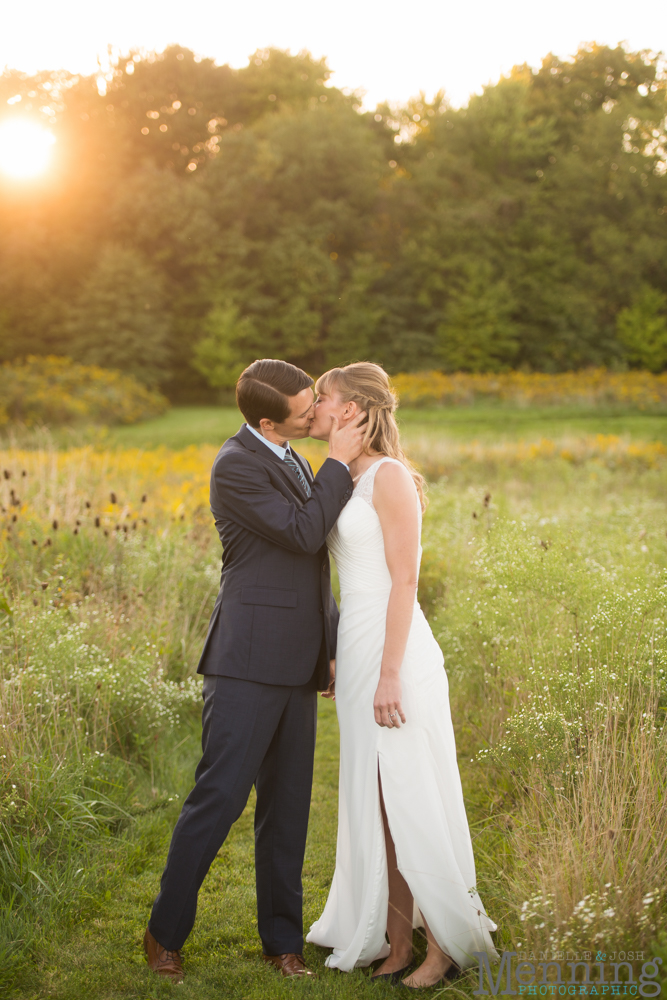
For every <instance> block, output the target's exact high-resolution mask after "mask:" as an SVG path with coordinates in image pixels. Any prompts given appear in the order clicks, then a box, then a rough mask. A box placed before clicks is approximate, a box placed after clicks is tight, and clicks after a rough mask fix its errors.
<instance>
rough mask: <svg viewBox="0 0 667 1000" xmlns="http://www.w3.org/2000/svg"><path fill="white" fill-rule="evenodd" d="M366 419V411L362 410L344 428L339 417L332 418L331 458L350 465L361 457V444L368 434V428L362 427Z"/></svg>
mask: <svg viewBox="0 0 667 1000" xmlns="http://www.w3.org/2000/svg"><path fill="white" fill-rule="evenodd" d="M365 419H366V411H365V410H361V411H360V412H359V413H357V415H356V417H353V418H352V420H350V421H349V423H346V424H343V425H342V426H341V425H340V424H339V422H338V417H332V418H331V434H330V435H329V458H335V459H337V461H339V462H343V463H344V464H345V465H349V464H350V462H353V461H354V459H355V458H359V455H361V443H362V441H363V439H364V434H365V433H366V427H365V426H363V427H362V426H361V422H362V420H365Z"/></svg>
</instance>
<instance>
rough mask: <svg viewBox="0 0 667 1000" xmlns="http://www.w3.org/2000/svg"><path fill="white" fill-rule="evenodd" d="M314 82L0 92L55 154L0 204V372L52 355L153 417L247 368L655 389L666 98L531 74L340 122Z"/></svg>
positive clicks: (353, 108)
mask: <svg viewBox="0 0 667 1000" xmlns="http://www.w3.org/2000/svg"><path fill="white" fill-rule="evenodd" d="M328 77H329V71H328V69H327V67H326V63H325V62H324V61H316V60H314V59H313V58H312V57H311V56H309V55H308V54H307V53H301V54H299V55H296V56H291V55H289V54H287V53H284V52H281V51H278V50H269V51H261V52H258V53H256V54H255V55H254V56H253V57H252V58H251V59H250V61H249V64H248V66H247V67H245V68H243V69H240V70H233V69H231V68H230V67H228V66H217V65H216V64H215V63H214V62H213V61H212V60H208V59H201V60H198V59H197V58H196V57H195V56H194V55H193V53H192V52H190V51H188V50H187V49H184V48H182V47H180V46H170V47H169V48H167V49H166V50H165V51H164V52H163V53H159V54H156V53H153V54H149V55H143V56H140V54H138V53H134V54H131V55H130V56H128V57H125V58H123V59H121V60H119V61H118V63H117V65H116V66H115V67H114V68H113V70H112V71H111V72H110V73H108V74H107V77H106V78H102V77H97V78H95V77H87V78H84V77H74V76H71V75H69V74H67V73H65V72H62V71H58V72H43V73H40V74H38V75H36V76H30V77H29V76H27V75H25V74H22V73H20V72H18V71H6V72H5V73H4V75H3V76H2V77H1V78H0V104H1V106H2V107H4V108H6V113H7V114H17V113H20V114H21V115H26V114H28V115H32V116H33V117H35V118H38V119H39V120H41V121H44V122H45V123H46V122H48V123H49V127H50V128H51V129H52V130H53V132H54V133H55V135H56V136H57V140H58V141H57V143H56V146H55V147H54V148H55V149H56V150H57V155H56V160H55V163H54V166H53V168H52V169H51V171H50V173H49V175H48V178H47V179H45V180H42V181H40V183H39V184H36V183H35V182H32V183H31V184H30V185H28V184H23V185H17V183H16V182H14V183H12V184H9V183H8V182H6V181H2V182H1V192H0V211H1V220H0V223H1V230H0V360H11V359H14V358H16V357H22V356H25V355H27V354H46V353H48V354H66V355H69V356H71V357H72V358H74V359H75V360H76V361H78V362H83V363H86V364H96V365H101V366H104V367H112V368H120V369H122V370H124V371H125V372H128V373H130V374H134V375H136V376H138V377H139V378H140V379H142V380H143V381H144V382H145V383H147V384H148V385H160V386H162V387H163V388H164V389H165V390H166V391H167V392H168V393H169V394H170V395H171V397H172V398H175V399H193V398H197V397H198V396H201V394H202V393H203V392H204V391H205V387H206V386H210V385H221V386H225V385H229V384H231V383H232V382H233V380H234V378H235V376H236V374H237V372H238V370H239V368H240V367H241V366H243V365H244V364H245V363H247V362H248V361H249V360H252V359H253V358H255V357H257V356H258V355H259V356H274V357H283V358H287V359H288V360H291V361H293V362H295V363H297V364H300V365H302V366H304V367H306V368H308V369H309V370H312V371H321V370H322V369H323V368H324V367H325V366H330V365H333V364H339V363H344V362H346V361H349V360H352V359H355V358H361V357H364V358H372V359H374V360H377V361H379V362H381V363H382V364H384V365H385V366H386V367H387V368H388V369H389V370H390V371H393V372H397V371H419V370H425V369H432V368H437V369H442V370H445V371H459V370H460V371H473V372H474V371H502V370H507V369H509V368H523V369H525V370H540V371H547V372H548V371H563V370H571V369H575V368H580V367H583V366H588V365H606V366H610V367H618V368H623V367H626V366H628V365H630V366H632V365H638V366H643V367H649V368H651V369H652V370H654V371H660V370H662V369H663V368H664V367H666V366H667V295H666V293H667V173H666V170H665V167H666V157H667V139H666V135H665V126H666V114H667V101H666V94H667V80H666V79H665V77H664V74H663V75H661V73H660V71H659V59H658V57H657V56H656V55H654V54H651V53H647V52H640V53H631V52H627V51H625V50H624V49H623V48H622V47H620V46H619V47H617V48H615V49H611V48H608V47H603V46H597V45H592V44H591V45H587V46H585V47H582V48H581V49H580V50H579V51H578V53H577V54H576V56H574V57H573V58H572V59H570V60H564V61H563V60H559V59H557V58H556V57H555V56H553V55H549V56H547V57H546V58H545V59H544V60H543V63H542V66H541V67H540V68H539V69H538V70H534V69H531V68H530V67H528V66H521V67H517V68H515V70H514V71H513V72H512V74H511V75H510V76H509V77H508V78H507V79H502V80H501V81H500V82H499V83H498V84H497V85H495V86H489V87H487V88H486V89H485V90H484V93H483V94H482V95H481V96H475V97H472V98H471V100H470V102H469V104H468V106H467V107H466V108H462V109H460V110H454V109H452V108H450V107H449V106H448V104H447V101H446V99H445V97H444V95H443V94H438V95H436V97H435V98H434V100H433V101H431V102H429V101H428V100H427V99H426V97H425V96H424V95H421V96H420V97H419V98H416V99H414V100H413V101H411V102H409V104H408V105H406V106H405V107H403V108H393V107H389V106H386V105H385V106H380V107H378V108H377V110H376V111H375V112H365V113H362V112H361V111H360V100H359V98H358V96H357V95H355V94H348V93H345V92H342V91H341V90H339V89H337V88H335V87H333V86H330V85H329V83H328Z"/></svg>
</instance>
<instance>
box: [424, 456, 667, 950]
mask: <svg viewBox="0 0 667 1000" xmlns="http://www.w3.org/2000/svg"><path fill="white" fill-rule="evenodd" d="M466 478H467V480H468V483H469V486H468V488H467V491H466V490H465V489H463V490H462V489H461V486H462V483H461V482H460V481H458V482H456V485H455V486H454V487H452V486H449V485H444V484H441V485H439V486H438V487H436V488H434V489H433V490H432V504H431V510H430V514H429V519H428V521H427V525H428V535H427V547H426V551H427V557H426V580H427V581H428V580H429V579H433V577H434V576H437V575H441V576H442V577H444V579H445V581H446V592H445V600H444V603H442V602H441V601H440V600H438V598H437V596H436V597H435V598H434V599H432V602H431V606H432V611H433V616H434V621H435V623H436V627H437V630H438V635H439V638H440V642H441V643H442V645H443V649H444V650H445V659H446V666H447V670H448V673H449V676H450V683H451V686H452V690H453V692H454V699H455V703H454V709H453V711H454V717H455V718H457V719H458V720H459V725H460V731H461V732H462V734H464V738H463V745H464V746H466V747H467V749H468V750H469V751H470V757H471V759H470V762H469V763H468V764H467V765H466V771H467V776H468V781H469V782H470V783H471V788H477V794H478V795H479V796H480V799H481V803H482V804H483V808H484V809H485V810H486V812H487V816H488V819H487V820H486V821H485V822H484V824H483V829H482V830H481V831H480V835H479V849H480V852H481V854H482V856H483V857H484V859H485V864H484V869H485V870H486V874H487V877H490V884H489V888H490V891H491V897H492V899H493V896H494V895H495V896H496V898H497V903H496V904H495V905H494V904H493V902H491V901H490V912H494V911H496V912H497V910H498V909H500V914H501V915H502V916H503V919H502V920H501V921H500V922H501V923H502V924H503V925H504V929H505V932H506V940H507V942H508V943H511V944H512V945H513V946H514V947H515V948H516V950H519V951H521V950H527V951H530V950H534V951H537V950H538V949H544V950H545V949H547V948H549V949H550V950H553V951H562V950H567V949H570V950H575V949H577V950H579V949H580V950H584V951H586V950H587V951H592V950H593V949H594V948H598V947H602V946H603V945H606V946H607V951H613V950H617V949H620V950H631V951H634V950H637V949H639V950H641V949H645V950H647V951H648V950H649V948H650V945H651V942H653V941H654V940H655V937H656V933H657V932H658V930H660V928H662V927H664V925H665V922H666V918H667V906H666V901H665V898H664V886H665V884H666V881H667V770H666V769H665V757H666V751H667V732H666V731H665V710H666V708H667V622H666V618H665V605H666V602H667V572H666V567H667V543H666V539H665V522H664V504H663V500H662V496H663V490H664V478H665V477H664V475H662V474H661V473H658V472H656V471H647V472H645V473H640V472H637V471H636V472H634V473H628V472H627V471H618V470H617V471H615V472H614V471H610V470H608V469H606V468H601V469H597V470H596V471H594V472H592V473H591V471H590V467H589V468H588V469H587V470H586V471H582V470H578V469H572V467H571V466H570V465H569V463H567V462H566V461H564V460H561V462H560V464H554V463H551V466H550V467H547V468H545V465H544V464H542V465H539V464H538V465H537V466H535V464H534V465H533V467H532V468H530V467H529V468H528V469H526V468H525V467H524V469H523V480H522V481H517V480H516V479H514V478H513V479H509V477H508V476H507V473H506V479H505V481H504V482H503V481H502V478H501V479H500V481H498V478H496V480H495V482H493V483H491V482H490V481H489V480H488V479H487V480H486V482H487V483H488V484H489V488H492V489H493V493H490V491H489V490H487V489H484V487H483V486H480V485H479V480H477V483H476V484H475V485H473V483H474V481H475V479H476V477H474V476H473V475H472V474H471V470H470V469H468V470H467V476H466ZM471 480H472V482H471ZM482 482H484V480H482ZM434 566H435V567H437V569H436V570H434ZM426 596H427V597H428V594H427V595H426ZM466 732H467V736H466V735H465V734H466ZM480 743H481V744H482V745H481V746H480ZM473 798H474V796H473ZM478 804H479V803H478ZM496 919H497V917H496Z"/></svg>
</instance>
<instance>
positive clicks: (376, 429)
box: [315, 361, 426, 510]
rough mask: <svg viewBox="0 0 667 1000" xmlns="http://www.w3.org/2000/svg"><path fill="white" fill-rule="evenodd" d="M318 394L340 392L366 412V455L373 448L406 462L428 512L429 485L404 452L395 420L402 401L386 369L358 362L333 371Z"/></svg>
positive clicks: (326, 375) (323, 379) (319, 384)
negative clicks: (398, 397) (399, 402)
mask: <svg viewBox="0 0 667 1000" xmlns="http://www.w3.org/2000/svg"><path fill="white" fill-rule="evenodd" d="M315 390H316V392H321V393H326V395H327V396H330V395H331V394H332V392H336V393H338V395H339V396H340V398H341V400H342V401H343V402H344V403H351V402H355V403H356V404H357V405H358V406H359V409H361V410H365V411H366V413H367V414H368V422H367V424H366V433H365V435H364V441H363V449H364V451H365V452H366V454H367V455H368V454H370V450H371V448H372V449H373V450H374V451H377V452H380V454H381V455H386V456H387V457H388V458H396V459H398V461H399V462H402V463H403V465H404V466H405V467H406V469H407V470H408V472H409V473H410V475H411V476H412V478H413V479H414V483H415V486H416V487H417V492H418V494H419V500H420V503H421V507H422V510H424V509H425V507H426V498H425V496H424V488H425V484H426V482H425V479H424V477H423V476H422V475H420V473H419V472H417V470H416V469H415V467H414V466H413V464H412V462H411V461H410V460H409V459H408V458H407V457H406V455H405V452H404V451H403V449H402V448H401V438H400V434H399V430H398V424H397V423H396V417H395V416H394V413H395V411H396V409H397V407H398V399H397V397H396V393H395V392H394V390H393V389H392V386H391V382H390V381H389V376H388V375H387V373H386V371H385V370H384V368H382V367H381V366H380V365H376V364H373V362H372V361H355V362H354V364H351V365H346V366H345V368H332V369H331V370H330V371H328V372H325V373H324V375H321V376H320V378H318V380H317V382H316V383H315Z"/></svg>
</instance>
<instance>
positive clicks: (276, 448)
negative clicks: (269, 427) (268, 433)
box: [246, 423, 291, 462]
mask: <svg viewBox="0 0 667 1000" xmlns="http://www.w3.org/2000/svg"><path fill="white" fill-rule="evenodd" d="M246 427H247V428H248V430H249V431H250V433H251V434H254V435H255V437H256V438H257V439H258V440H259V441H261V442H262V444H265V445H266V447H267V448H270V449H271V451H272V452H273V454H274V455H277V456H278V458H279V459H280V461H281V462H284V461H285V455H291V451H290V446H289V441H288V442H287V445H286V447H284V448H283V446H282V445H280V444H274V443H273V441H267V439H266V438H265V437H264V435H263V434H262V433H261V431H258V430H256V429H255V428H254V427H251V426H250V424H248V423H246Z"/></svg>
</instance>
